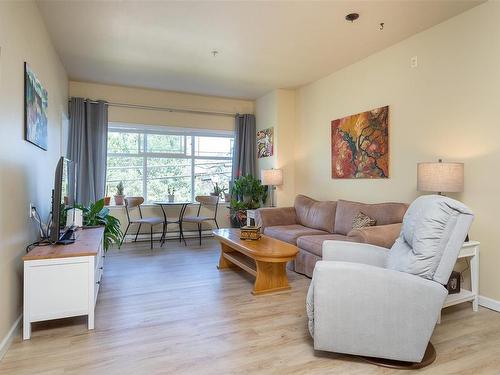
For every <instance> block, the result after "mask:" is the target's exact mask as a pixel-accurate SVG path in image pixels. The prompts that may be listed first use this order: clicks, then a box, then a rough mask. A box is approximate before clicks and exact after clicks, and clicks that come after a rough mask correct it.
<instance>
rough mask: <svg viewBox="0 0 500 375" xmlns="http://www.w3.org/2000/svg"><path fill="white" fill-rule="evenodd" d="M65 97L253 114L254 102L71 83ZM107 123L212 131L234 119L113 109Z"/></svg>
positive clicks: (230, 126) (229, 126)
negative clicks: (67, 94)
mask: <svg viewBox="0 0 500 375" xmlns="http://www.w3.org/2000/svg"><path fill="white" fill-rule="evenodd" d="M69 94H70V96H79V97H84V98H91V99H102V100H107V101H109V102H115V103H127V104H138V105H146V106H154V107H172V108H182V109H196V110H203V111H215V112H229V113H254V102H253V101H250V100H238V99H228V98H220V97H215V96H203V95H193V94H184V93H178V92H170V91H159V90H148V89H139V88H133V87H124V86H111V85H101V84H96V83H88V82H75V81H71V82H70V84H69ZM109 121H112V122H128V123H134V124H146V125H167V126H176V127H188V128H202V129H216V130H233V129H234V118H232V117H222V116H210V115H201V114H189V113H178V112H165V111H151V110H144V109H135V108H121V107H113V106H110V108H109Z"/></svg>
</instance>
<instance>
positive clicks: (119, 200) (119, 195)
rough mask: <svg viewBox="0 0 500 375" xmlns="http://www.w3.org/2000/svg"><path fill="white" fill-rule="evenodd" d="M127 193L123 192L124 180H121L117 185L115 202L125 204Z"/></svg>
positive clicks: (118, 204) (119, 204) (120, 204)
mask: <svg viewBox="0 0 500 375" xmlns="http://www.w3.org/2000/svg"><path fill="white" fill-rule="evenodd" d="M124 198H125V195H124V194H123V182H122V181H120V182H119V183H118V185H116V194H115V204H116V205H117V206H123V201H124Z"/></svg>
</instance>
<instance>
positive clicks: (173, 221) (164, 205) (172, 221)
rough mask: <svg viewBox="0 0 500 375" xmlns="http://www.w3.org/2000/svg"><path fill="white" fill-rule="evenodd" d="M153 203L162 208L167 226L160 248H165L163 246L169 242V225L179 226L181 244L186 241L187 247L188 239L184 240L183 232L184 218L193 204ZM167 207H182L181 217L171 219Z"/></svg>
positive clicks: (183, 202)
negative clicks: (189, 206) (188, 207)
mask: <svg viewBox="0 0 500 375" xmlns="http://www.w3.org/2000/svg"><path fill="white" fill-rule="evenodd" d="M153 203H154V204H156V205H158V206H160V207H161V212H162V213H163V220H164V224H165V225H164V226H163V228H164V230H163V233H162V235H161V240H160V247H161V246H163V244H164V243H165V241H166V240H167V232H168V224H177V225H178V226H179V242H182V240H184V245H186V239H185V238H184V233H183V232H182V218H183V217H184V214H185V212H186V208H187V206H188V205H190V204H191V203H192V202H186V201H182V202H176V201H174V202H170V201H157V202H153ZM167 207H180V210H179V217H178V218H175V219H169V218H168V216H167V211H166V209H167Z"/></svg>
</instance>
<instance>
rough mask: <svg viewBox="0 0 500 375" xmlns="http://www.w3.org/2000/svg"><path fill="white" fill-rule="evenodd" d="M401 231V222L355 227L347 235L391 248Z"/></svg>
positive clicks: (362, 241) (363, 241)
mask: <svg viewBox="0 0 500 375" xmlns="http://www.w3.org/2000/svg"><path fill="white" fill-rule="evenodd" d="M400 232H401V223H396V224H387V225H376V226H373V227H366V228H360V229H353V230H351V231H350V232H349V233H347V237H349V238H351V239H353V240H354V241H355V242H360V243H368V244H371V245H376V246H380V247H385V248H388V249H389V248H391V247H392V245H393V244H394V242H395V241H396V239H397V238H398V237H399V233H400Z"/></svg>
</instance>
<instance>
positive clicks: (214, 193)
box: [210, 182, 227, 197]
mask: <svg viewBox="0 0 500 375" xmlns="http://www.w3.org/2000/svg"><path fill="white" fill-rule="evenodd" d="M213 185H214V190H213V191H212V192H211V193H210V195H212V196H214V197H220V196H221V194H222V193H224V192H225V191H226V190H227V188H223V187H220V186H219V183H217V182H216V183H214V184H213Z"/></svg>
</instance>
